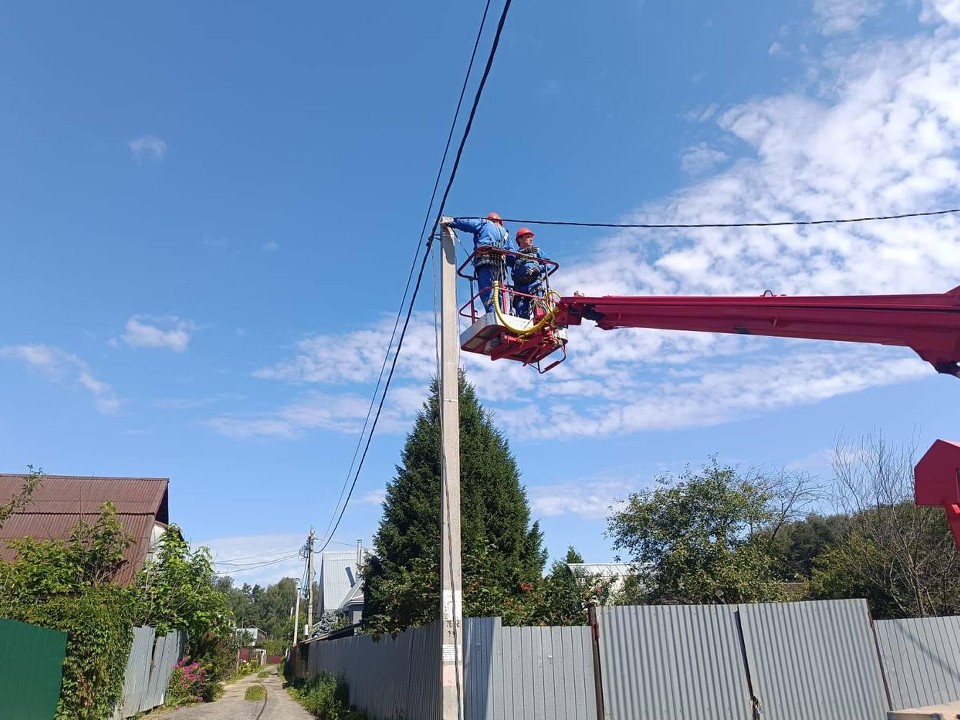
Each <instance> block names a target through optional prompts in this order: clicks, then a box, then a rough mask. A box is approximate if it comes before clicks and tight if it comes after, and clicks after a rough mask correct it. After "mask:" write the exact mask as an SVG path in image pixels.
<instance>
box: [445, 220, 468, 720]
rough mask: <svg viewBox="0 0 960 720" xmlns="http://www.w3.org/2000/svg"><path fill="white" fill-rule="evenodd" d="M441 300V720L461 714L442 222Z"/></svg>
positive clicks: (452, 306) (448, 235)
mask: <svg viewBox="0 0 960 720" xmlns="http://www.w3.org/2000/svg"><path fill="white" fill-rule="evenodd" d="M440 235H441V240H442V242H441V256H442V260H441V263H440V304H441V307H442V309H443V311H442V315H441V317H442V323H441V331H440V337H441V344H440V360H441V367H440V434H441V442H442V447H443V462H442V464H441V468H440V485H441V491H440V493H441V496H440V508H441V510H440V588H441V597H440V617H441V620H442V622H443V631H442V634H441V638H442V639H441V641H440V642H441V643H442V647H441V653H440V655H441V663H442V667H441V675H440V678H441V679H440V685H441V696H442V700H443V715H442V720H462V718H463V651H462V648H463V591H462V587H463V586H462V583H461V579H460V383H459V376H458V367H459V364H460V331H459V326H458V323H457V255H456V249H455V242H456V239H457V236H456V235H454V233H453V230H452V229H450V228H448V227H443V226H441V230H440Z"/></svg>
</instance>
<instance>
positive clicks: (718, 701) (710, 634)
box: [597, 605, 752, 720]
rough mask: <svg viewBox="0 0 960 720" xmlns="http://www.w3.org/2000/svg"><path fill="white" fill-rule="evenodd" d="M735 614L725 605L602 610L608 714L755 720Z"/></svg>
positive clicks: (626, 718)
mask: <svg viewBox="0 0 960 720" xmlns="http://www.w3.org/2000/svg"><path fill="white" fill-rule="evenodd" d="M734 611H735V609H734V608H733V607H728V606H725V605H682V606H681V605H650V606H637V607H604V608H599V609H598V610H597V617H598V620H599V623H600V667H601V672H602V675H603V678H602V683H601V684H602V685H603V705H604V714H605V716H606V717H607V718H616V720H633V719H637V720H639V719H640V718H644V719H647V718H649V719H651V720H659V719H660V718H684V720H715V718H732V719H735V720H750V718H751V717H752V715H751V706H750V693H749V690H748V684H747V672H746V668H745V667H744V664H743V658H742V654H741V650H740V639H739V635H738V631H737V624H736V618H735V617H734Z"/></svg>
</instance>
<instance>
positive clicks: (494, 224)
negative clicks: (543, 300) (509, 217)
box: [440, 212, 510, 313]
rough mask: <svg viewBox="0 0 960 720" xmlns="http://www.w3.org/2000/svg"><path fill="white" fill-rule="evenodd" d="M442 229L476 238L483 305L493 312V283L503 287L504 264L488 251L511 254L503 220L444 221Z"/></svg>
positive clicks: (476, 264) (489, 217)
mask: <svg viewBox="0 0 960 720" xmlns="http://www.w3.org/2000/svg"><path fill="white" fill-rule="evenodd" d="M440 223H441V224H442V225H446V226H448V227H452V228H453V229H454V230H462V231H464V232H468V233H471V234H472V235H473V250H474V253H475V254H474V256H473V268H474V273H475V274H476V277H477V285H479V286H480V302H482V303H483V307H484V312H488V313H491V312H493V302H494V298H493V281H494V280H496V281H497V282H499V283H500V286H501V287H503V284H504V277H505V272H504V260H503V255H502V254H500V253H497V252H485V251H486V250H491V249H493V250H509V249H510V248H509V242H510V233H508V232H507V229H506V228H505V227H504V226H503V220H501V219H500V216H499V215H497V213H494V212H492V213H490V214H489V215H487V217H485V218H449V217H444V218H441V219H440Z"/></svg>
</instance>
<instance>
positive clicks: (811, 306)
mask: <svg viewBox="0 0 960 720" xmlns="http://www.w3.org/2000/svg"><path fill="white" fill-rule="evenodd" d="M585 319H586V320H595V321H596V323H597V326H598V327H600V328H603V329H604V330H612V329H614V328H626V327H634V328H656V329H663V330H693V331H700V332H716V333H734V334H740V335H767V336H773V337H791V338H808V339H814V340H839V341H843V342H857V343H876V344H879V345H900V346H903V347H908V348H911V349H913V350H914V352H916V353H917V354H918V355H919V356H920V357H921V358H923V359H924V360H926V361H927V362H929V363H930V364H931V365H933V367H934V368H935V369H936V370H937V372H940V373H945V374H947V375H953V376H955V377H960V287H956V288H954V289H953V290H951V291H950V292H947V293H943V294H937V295H933V294H931V295H861V296H839V297H786V296H783V295H773V294H771V293H765V294H764V295H762V296H760V297H695V296H688V297H644V296H640V297H632V296H623V297H619V296H611V295H607V296H603V297H584V296H580V295H574V296H572V297H563V298H561V299H560V300H559V301H558V302H557V312H556V317H555V322H556V324H557V326H560V327H565V326H567V325H579V324H580V322H581V321H582V320H585Z"/></svg>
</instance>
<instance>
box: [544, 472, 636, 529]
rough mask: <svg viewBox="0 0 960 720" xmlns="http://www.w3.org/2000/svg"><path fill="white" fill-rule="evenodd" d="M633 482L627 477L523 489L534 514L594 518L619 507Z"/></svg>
mask: <svg viewBox="0 0 960 720" xmlns="http://www.w3.org/2000/svg"><path fill="white" fill-rule="evenodd" d="M636 489H637V484H636V483H635V482H631V481H628V480H588V481H584V482H576V483H559V484H556V485H537V486H533V487H528V488H527V495H528V496H529V498H530V510H531V514H532V515H533V516H534V517H556V516H560V515H575V516H577V517H580V518H583V519H585V520H598V519H603V518H606V517H608V516H609V515H610V511H611V508H619V507H620V506H621V505H622V502H621V501H622V500H624V499H625V498H626V497H627V495H629V494H630V493H631V492H635V491H636Z"/></svg>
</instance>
